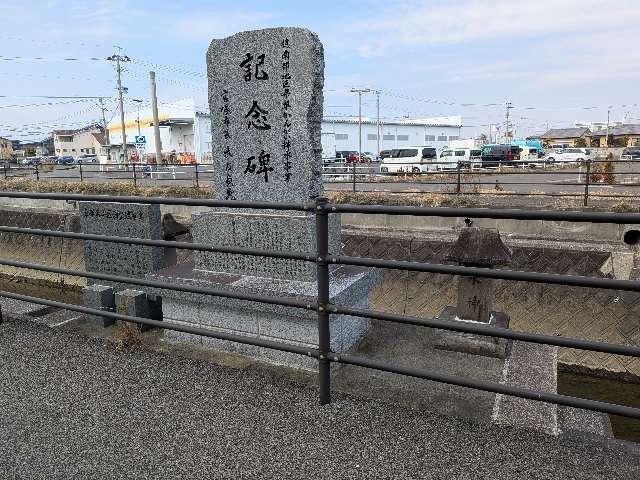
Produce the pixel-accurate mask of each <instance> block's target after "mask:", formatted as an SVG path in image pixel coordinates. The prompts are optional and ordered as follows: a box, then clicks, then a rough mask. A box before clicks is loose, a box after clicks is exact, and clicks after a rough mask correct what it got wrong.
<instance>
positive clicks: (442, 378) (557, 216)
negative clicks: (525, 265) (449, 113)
mask: <svg viewBox="0 0 640 480" xmlns="http://www.w3.org/2000/svg"><path fill="white" fill-rule="evenodd" d="M1 196H7V197H12V198H45V199H50V200H73V201H97V202H117V203H146V204H169V205H189V206H217V207H228V208H252V209H267V210H293V211H305V212H313V215H315V219H316V252H314V253H313V254H312V253H300V252H286V251H268V250H259V249H249V248H241V247H223V246H214V245H204V244H199V243H195V244H194V243H188V242H174V241H165V240H150V239H138V238H130V237H116V236H107V235H95V234H84V233H74V232H58V231H51V230H42V229H30V228H21V227H9V226H0V232H5V233H14V234H30V235H39V236H53V237H60V238H69V239H76V240H84V241H104V242H114V243H124V244H132V245H143V246H151V247H164V248H167V247H168V248H184V249H186V250H199V251H208V252H220V253H229V254H239V255H253V256H264V257H275V258H287V259H293V260H301V261H308V262H315V263H316V269H317V297H316V298H315V299H313V300H302V299H296V298H282V297H279V298H274V297H270V296H266V295H254V294H250V293H241V292H234V291H229V290H220V289H210V288H205V287H199V286H193V285H186V284H173V283H172V284H168V283H165V282H162V281H157V280H149V279H141V278H131V277H126V276H121V275H111V274H105V273H99V272H85V271H80V270H74V269H69V268H61V267H54V266H48V265H40V264H35V263H28V262H19V261H14V260H8V259H0V265H5V266H10V267H15V268H28V269H33V270H38V271H46V272H52V273H58V274H62V275H70V276H79V277H84V278H91V279H95V280H105V281H109V282H116V283H123V284H132V285H139V286H143V287H149V288H154V289H159V290H175V291H181V292H188V293H196V294H203V295H211V296H218V297H223V298H231V299H236V300H242V301H253V302H259V303H264V304H272V305H282V306H287V307H293V308H300V309H304V310H311V311H316V312H317V318H318V338H319V342H318V348H317V349H314V348H308V347H304V346H297V345H291V344H288V343H285V342H277V341H272V340H264V339H260V338H256V337H250V336H244V335H238V334H228V333H223V332H217V331H211V330H208V329H203V328H199V327H189V326H184V325H175V324H168V323H165V322H162V321H158V320H151V319H144V318H138V317H131V316H127V315H120V314H117V313H114V312H107V311H102V310H97V309H91V308H88V307H84V306H78V305H73V304H66V303H62V302H56V301H52V300H48V299H42V298H38V297H30V296H26V295H19V294H15V293H10V292H1V291H0V297H7V298H13V299H17V300H22V301H27V302H31V303H37V304H42V305H47V306H52V307H57V308H66V309H68V310H72V311H76V312H79V313H85V314H91V315H99V316H103V317H107V318H112V319H115V320H123V321H127V322H134V323H140V324H144V325H148V326H153V327H158V328H164V329H169V330H176V331H181V332H185V333H193V334H197V335H203V336H207V337H211V338H219V339H223V340H229V341H233V342H239V343H245V344H250V345H257V346H261V347H266V348H273V349H277V350H281V351H286V352H290V353H296V354H300V355H305V356H310V357H313V358H316V359H317V360H318V384H319V400H320V403H321V404H326V403H329V402H330V401H331V376H330V374H331V363H332V362H335V363H343V364H350V365H356V366H361V367H366V368H371V369H377V370H382V371H387V372H392V373H398V374H402V375H408V376H413V377H416V378H423V379H428V380H434V381H438V382H444V383H449V384H452V385H459V386H463V387H468V388H475V389H479V390H483V391H488V392H494V393H501V394H506V395H513V396H517V397H521V398H527V399H531V400H536V401H543V402H550V403H555V404H558V405H567V406H571V407H575V408H584V409H589V410H594V411H600V412H605V413H609V414H616V415H624V416H627V417H631V418H640V409H638V408H632V407H626V406H621V405H613V404H608V403H604V402H596V401H593V400H588V399H581V398H573V397H568V396H564V395H558V394H554V393H548V392H541V391H537V390H531V389H523V388H519V387H512V386H507V385H502V384H499V383H495V382H488V381H484V380H477V379H470V378H465V377H458V376H454V375H449V374H444V373H440V372H434V371H430V370H425V369H415V368H410V367H402V366H395V365H391V364H388V363H385V362H382V361H378V360H372V359H367V358H362V357H359V356H355V355H350V354H337V353H334V352H331V350H330V322H329V320H330V315H331V314H343V315H353V316H361V317H366V318H372V319H378V320H383V321H391V322H398V323H403V324H410V325H417V326H422V327H427V328H439V329H444V330H451V331H461V332H466V333H472V334H478V335H484V336H492V337H498V338H506V339H511V340H520V341H526V342H534V343H539V344H548V345H555V346H559V347H566V348H578V349H584V350H590V351H597V352H604V353H610V354H615V355H627V356H632V357H636V358H637V357H640V347H635V346H629V345H616V344H609V343H606V342H598V341H592V340H582V339H575V338H569V337H559V336H551V335H544V334H534V333H529V332H521V331H515V330H509V329H502V328H498V327H494V326H490V325H477V324H470V323H468V322H453V321H445V320H437V319H425V318H419V317H412V316H406V315H399V314H391V313H387V312H377V311H373V310H366V309H355V308H351V307H346V306H340V305H333V304H331V303H330V297H329V286H330V277H329V266H330V265H331V264H344V265H360V266H367V267H374V268H391V269H402V270H408V271H420V272H435V273H445V274H450V275H466V276H479V277H486V278H498V279H505V280H516V281H531V282H537V283H549V284H555V285H570V286H581V287H590V288H606V289H616V290H627V291H636V292H637V291H640V282H635V281H628V280H614V279H607V278H595V277H581V276H572V275H559V274H549V273H539V272H518V271H510V270H498V269H495V270H494V269H487V268H477V267H465V266H456V265H442V264H430V263H426V262H408V261H399V260H380V259H372V258H360V257H350V256H344V255H330V254H329V252H328V244H329V240H328V239H329V226H328V224H329V222H328V216H329V214H332V213H375V214H390V215H418V216H439V217H469V218H494V219H515V220H557V221H573V222H592V223H617V224H640V214H634V213H603V212H558V211H525V210H514V209H479V208H442V207H434V208H431V207H392V206H380V205H332V204H330V203H328V202H327V201H326V199H323V198H320V199H317V200H316V201H315V202H313V203H312V202H308V203H285V204H276V203H271V202H244V201H221V200H202V199H178V198H166V199H165V198H147V197H131V196H128V197H120V196H109V195H104V196H103V195H77V194H59V193H33V192H0V197H1Z"/></svg>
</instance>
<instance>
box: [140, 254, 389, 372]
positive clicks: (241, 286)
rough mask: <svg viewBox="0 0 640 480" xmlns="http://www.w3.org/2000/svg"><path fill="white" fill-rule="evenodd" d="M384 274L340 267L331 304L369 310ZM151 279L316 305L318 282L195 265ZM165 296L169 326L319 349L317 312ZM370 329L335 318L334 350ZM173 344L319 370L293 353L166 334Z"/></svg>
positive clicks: (352, 320) (358, 320) (348, 318)
mask: <svg viewBox="0 0 640 480" xmlns="http://www.w3.org/2000/svg"><path fill="white" fill-rule="evenodd" d="M381 276H382V272H381V271H379V270H375V269H370V268H363V267H347V266H345V267H341V268H337V269H336V270H335V271H333V272H332V273H331V278H330V292H329V293H330V301H331V302H332V303H334V304H341V305H349V306H351V307H355V308H368V307H369V304H370V301H371V293H372V290H373V287H374V286H375V285H376V283H378V282H379V280H380V279H381ZM148 278H153V279H156V280H160V281H162V282H166V283H171V284H176V283H180V284H188V285H194V286H199V287H205V288H213V289H224V290H229V291H236V292H250V293H252V294H256V295H268V296H271V297H275V298H283V297H289V298H296V299H298V300H303V301H305V300H308V301H309V303H310V304H311V303H315V299H316V293H317V284H316V282H314V281H297V280H281V279H274V278H265V277H257V276H249V275H236V274H226V273H213V272H203V271H202V270H198V269H194V268H193V264H182V265H177V266H173V267H170V268H167V269H165V270H161V271H160V272H158V273H157V274H152V275H149V276H148ZM153 293H157V294H159V295H162V302H163V303H162V309H163V319H164V321H165V322H167V323H177V324H181V325H196V326H199V327H203V328H208V329H213V330H219V331H222V332H228V333H234V334H239V335H246V336H248V337H253V338H261V339H266V340H275V341H280V342H286V343H290V344H294V345H305V346H309V348H317V346H318V320H317V314H316V312H315V311H309V310H303V309H299V308H293V307H286V306H281V305H268V304H264V303H258V302H247V301H243V300H234V299H229V298H222V297H213V296H210V295H202V294H192V293H185V292H176V291H169V290H157V291H154V292H153ZM368 328H369V320H368V319H366V318H360V317H352V316H346V315H331V323H330V330H331V349H332V350H333V351H335V352H344V351H346V350H349V349H350V348H351V347H353V346H354V345H356V344H357V343H358V342H359V340H360V339H361V338H362V336H363V335H364V334H365V332H366V331H367V330H368ZM164 338H165V339H167V340H168V341H171V342H178V343H179V342H189V343H193V344H197V345H201V346H203V347H207V348H212V349H215V350H221V351H225V352H231V353H236V354H240V355H245V356H249V357H253V358H257V359H259V360H263V361H267V362H270V363H275V364H280V365H287V366H293V367H297V368H303V369H308V370H316V369H317V361H316V360H315V359H312V358H308V357H303V356H301V355H296V354H292V353H288V352H281V351H278V350H272V349H268V348H263V347H256V346H253V345H246V344H240V343H235V342H229V341H226V340H218V339H212V338H205V337H200V336H197V335H191V334H185V333H181V332H175V331H170V330H165V333H164Z"/></svg>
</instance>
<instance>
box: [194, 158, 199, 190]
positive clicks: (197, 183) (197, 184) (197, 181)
mask: <svg viewBox="0 0 640 480" xmlns="http://www.w3.org/2000/svg"><path fill="white" fill-rule="evenodd" d="M195 174H196V188H200V180H199V179H198V162H196V172H195Z"/></svg>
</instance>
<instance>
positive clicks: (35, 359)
mask: <svg viewBox="0 0 640 480" xmlns="http://www.w3.org/2000/svg"><path fill="white" fill-rule="evenodd" d="M0 366H1V367H0V478H3V479H4V478H10V479H23V478H24V479H56V478H60V479H75V478H78V479H79V478H82V479H87V478H91V479H96V478H149V479H151V478H153V479H169V478H183V479H184V478H188V479H199V478H203V479H204V478H207V479H213V478H215V479H227V478H228V479H246V478H261V479H263V478H264V479H266V478H278V479H284V478H292V479H306V478H313V479H352V478H354V479H357V478H363V479H404V478H411V479H418V478H437V479H467V478H468V479H472V478H473V479H483V478H491V479H514V478H526V479H538V478H539V479H583V478H597V479H608V480H611V479H638V478H640V454H639V453H638V452H637V451H636V452H635V453H632V452H631V450H630V449H629V448H628V447H625V446H622V445H619V444H615V445H609V446H605V445H604V444H600V443H598V442H595V441H593V442H590V441H588V440H575V439H574V440H569V439H566V438H565V439H562V438H555V437H548V436H545V435H542V434H538V433H533V432H531V431H525V430H516V429H510V428H503V427H496V426H487V425H480V424H477V423H473V422H471V421H467V420H461V419H455V418H452V417H445V416H441V415H437V414H434V413H429V412H425V411H421V410H415V409H408V408H404V407H401V406H393V405H389V404H383V403H379V402H376V401H364V400H359V399H357V398H355V397H351V396H346V395H340V396H338V397H337V401H336V402H335V403H334V404H333V405H332V406H329V407H319V406H318V405H317V404H316V398H317V392H316V390H315V388H313V387H309V386H305V385H301V384H298V383H296V382H294V381H292V380H287V379H284V378H281V377H278V376H274V374H273V373H270V372H269V371H259V370H256V369H254V368H244V369H243V368H239V369H238V368H229V367H222V366H217V365H215V364H212V363H208V362H205V361H204V360H194V359H190V358H185V357H180V356H177V355H168V354H163V353H158V352H152V351H148V350H143V349H135V350H129V349H125V350H117V349H115V348H114V347H112V346H110V345H108V344H106V343H104V341H103V340H100V339H95V338H94V339H91V338H87V337H82V336H78V335H75V334H71V333H69V332H65V331H62V330H56V329H51V328H49V327H47V326H44V325H37V324H35V323H33V322H25V321H20V320H10V321H7V322H5V323H4V324H2V325H0ZM362 373H363V374H366V373H367V372H366V371H363V372H362Z"/></svg>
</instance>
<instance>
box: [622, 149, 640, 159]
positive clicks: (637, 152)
mask: <svg viewBox="0 0 640 480" xmlns="http://www.w3.org/2000/svg"><path fill="white" fill-rule="evenodd" d="M620 160H640V147H628V148H625V149H624V150H622V154H621V155H620Z"/></svg>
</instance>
